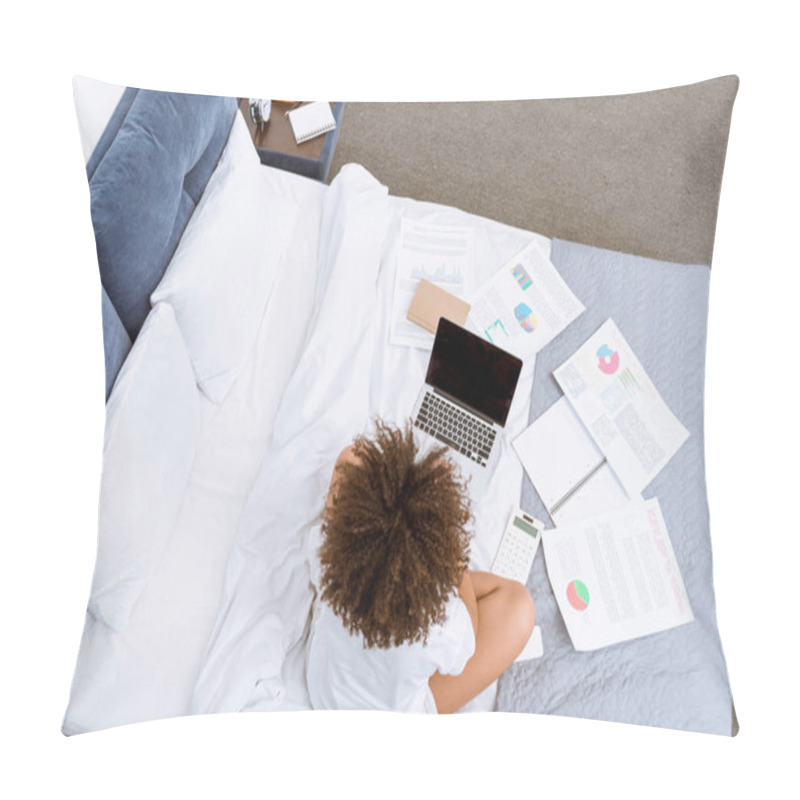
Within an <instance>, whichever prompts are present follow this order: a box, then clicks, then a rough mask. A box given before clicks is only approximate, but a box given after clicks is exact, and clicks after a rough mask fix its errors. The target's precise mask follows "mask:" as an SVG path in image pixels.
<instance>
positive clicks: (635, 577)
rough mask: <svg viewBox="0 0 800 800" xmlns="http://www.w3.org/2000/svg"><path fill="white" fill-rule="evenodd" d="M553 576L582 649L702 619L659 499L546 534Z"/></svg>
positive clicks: (549, 572)
mask: <svg viewBox="0 0 800 800" xmlns="http://www.w3.org/2000/svg"><path fill="white" fill-rule="evenodd" d="M542 546H543V547H544V556H545V562H546V565H547V576H548V578H549V580H550V585H551V586H552V588H553V593H554V594H555V598H556V602H557V603H558V608H559V611H560V612H561V616H562V617H563V618H564V624H565V625H566V626H567V632H568V633H569V637H570V639H571V640H572V646H573V647H574V648H575V649H576V650H596V649H597V648H599V647H607V646H608V645H612V644H617V643H618V642H624V641H627V640H628V639H636V638H638V637H640V636H647V635H649V634H651V633H658V632H659V631H664V630H667V629H669V628H675V627H677V626H678V625H683V624H685V623H687V622H691V621H692V620H693V619H694V615H693V613H692V609H691V606H690V605H689V597H688V595H687V594H686V587H685V585H684V583H683V578H682V577H681V573H680V570H679V568H678V562H677V561H676V559H675V552H674V551H673V549H672V542H671V541H670V538H669V533H668V532H667V526H666V524H665V523H664V517H663V516H662V514H661V507H660V506H659V504H658V500H657V499H655V498H653V499H651V500H646V501H643V502H641V501H640V502H637V501H632V502H630V503H628V504H627V505H626V506H624V507H623V508H621V509H618V510H617V511H612V512H610V513H607V514H604V515H602V516H598V517H590V518H588V519H585V520H581V521H580V522H575V523H572V524H570V525H565V526H562V527H559V528H550V529H548V530H545V531H544V533H543V534H542Z"/></svg>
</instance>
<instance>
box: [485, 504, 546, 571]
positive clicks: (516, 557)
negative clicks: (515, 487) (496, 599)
mask: <svg viewBox="0 0 800 800" xmlns="http://www.w3.org/2000/svg"><path fill="white" fill-rule="evenodd" d="M543 530H544V525H543V524H542V523H541V522H539V520H538V519H535V518H534V517H532V516H531V515H530V514H527V513H526V512H525V511H523V510H522V509H521V508H516V509H515V510H514V511H513V512H512V513H511V518H510V519H509V521H508V525H506V530H505V533H504V534H503V538H502V539H501V540H500V547H499V549H498V550H497V555H496V556H495V557H494V563H493V564H492V572H493V573H494V574H495V575H501V576H502V577H504V578H510V579H511V580H514V581H519V582H520V583H521V584H522V585H523V586H524V585H525V583H527V580H528V575H530V571H531V566H532V565H533V559H534V557H535V556H536V550H537V549H538V548H539V540H540V539H541V538H542V531H543Z"/></svg>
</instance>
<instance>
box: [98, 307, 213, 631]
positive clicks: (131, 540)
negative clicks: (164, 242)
mask: <svg viewBox="0 0 800 800" xmlns="http://www.w3.org/2000/svg"><path fill="white" fill-rule="evenodd" d="M199 432H200V395H199V394H198V392H197V386H196V384H195V380H194V374H193V371H192V366H191V363H190V362H189V356H188V353H187V352H186V347H185V345H184V343H183V339H182V337H181V333H180V331H179V330H178V326H177V324H176V322H175V316H174V314H173V311H172V309H171V308H170V307H169V306H168V305H166V304H164V303H159V304H158V305H157V306H156V307H155V308H153V309H152V311H151V312H150V314H149V315H148V316H147V319H146V320H145V323H144V325H143V327H142V330H141V331H140V333H139V336H138V337H137V339H136V341H135V343H134V345H133V348H132V349H131V352H130V354H129V355H128V358H127V359H126V360H125V363H124V364H123V366H122V370H121V371H120V373H119V376H118V377H117V381H116V383H115V384H114V389H113V391H112V392H111V396H110V397H109V399H108V403H107V404H106V427H105V441H104V445H103V471H102V477H101V483H100V511H99V537H98V549H97V562H96V564H95V572H94V579H93V581H92V592H91V597H90V598H89V612H90V613H91V614H92V615H93V616H94V617H95V618H96V619H98V620H100V621H101V622H103V623H105V624H106V625H108V626H109V627H111V628H113V629H115V630H122V629H123V628H124V627H125V625H126V624H127V622H128V619H129V617H130V614H131V609H132V608H133V606H134V604H135V603H136V601H137V600H138V599H139V597H140V596H141V594H142V592H143V591H144V589H145V587H146V586H147V583H148V581H149V580H150V577H151V576H152V575H153V573H154V572H155V570H156V569H157V567H158V565H159V563H160V561H161V557H162V556H163V554H164V551H165V549H166V547H167V545H168V544H169V541H170V537H171V535H172V530H173V528H174V526H175V522H176V520H177V517H178V512H179V511H180V508H181V504H182V502H183V497H184V494H185V492H186V486H187V484H188V481H189V474H190V472H191V469H192V464H193V462H194V456H195V452H196V450H197V442H198V436H199Z"/></svg>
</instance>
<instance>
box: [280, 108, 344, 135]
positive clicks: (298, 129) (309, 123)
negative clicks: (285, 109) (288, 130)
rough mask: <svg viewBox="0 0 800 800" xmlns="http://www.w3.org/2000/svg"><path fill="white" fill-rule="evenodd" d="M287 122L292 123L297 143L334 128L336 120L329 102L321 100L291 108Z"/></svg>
mask: <svg viewBox="0 0 800 800" xmlns="http://www.w3.org/2000/svg"><path fill="white" fill-rule="evenodd" d="M289 122H290V123H291V125H292V131H293V132H294V138H295V139H296V141H297V144H301V143H302V142H306V141H308V140H309V139H313V138H314V137H315V136H321V135H322V134H323V133H327V132H328V131H332V130H334V129H335V128H336V120H335V119H334V118H333V112H332V111H331V107H330V104H328V103H326V102H324V101H323V100H319V101H317V102H314V103H307V104H306V105H304V106H300V107H299V108H295V109H293V110H292V111H290V112H289Z"/></svg>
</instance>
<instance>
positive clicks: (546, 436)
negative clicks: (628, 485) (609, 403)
mask: <svg viewBox="0 0 800 800" xmlns="http://www.w3.org/2000/svg"><path fill="white" fill-rule="evenodd" d="M513 445H514V448H515V450H516V451H517V453H518V455H519V457H520V460H521V461H522V464H523V466H524V467H525V471H526V472H527V473H528V476H529V477H530V479H531V482H532V483H533V486H534V488H535V489H536V491H537V493H538V494H539V497H540V498H541V499H542V502H543V503H544V505H545V507H546V508H547V513H548V514H549V515H550V518H551V519H552V520H553V523H554V524H555V525H564V524H566V523H568V522H573V521H575V520H579V519H584V518H585V517H588V516H592V515H594V514H600V513H603V512H605V511H609V510H611V509H614V508H618V507H620V506H623V505H624V504H625V503H627V502H628V501H629V500H630V499H631V498H629V497H628V495H627V494H626V492H625V490H624V489H623V488H622V484H621V483H620V482H619V480H618V478H617V476H616V475H615V474H614V471H613V470H612V469H611V467H610V466H609V464H608V461H607V460H606V458H605V456H604V455H603V453H602V451H601V450H600V448H599V447H598V446H597V445H596V444H595V442H594V440H593V439H592V437H591V436H590V435H589V432H588V431H587V430H586V428H585V427H584V425H583V423H582V422H581V420H580V418H579V417H578V415H577V413H576V412H575V410H574V409H573V408H572V406H571V405H570V402H569V400H567V398H566V397H562V398H561V399H560V400H557V401H556V402H555V403H553V405H552V406H550V408H548V409H547V411H545V412H544V413H543V414H541V415H540V416H539V417H538V418H537V419H536V420H535V421H534V423H533V424H532V425H531V426H530V427H528V428H527V429H526V430H525V431H523V433H521V434H520V435H519V436H518V437H517V438H516V439H514V441H513Z"/></svg>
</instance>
